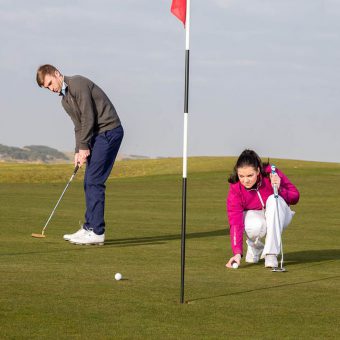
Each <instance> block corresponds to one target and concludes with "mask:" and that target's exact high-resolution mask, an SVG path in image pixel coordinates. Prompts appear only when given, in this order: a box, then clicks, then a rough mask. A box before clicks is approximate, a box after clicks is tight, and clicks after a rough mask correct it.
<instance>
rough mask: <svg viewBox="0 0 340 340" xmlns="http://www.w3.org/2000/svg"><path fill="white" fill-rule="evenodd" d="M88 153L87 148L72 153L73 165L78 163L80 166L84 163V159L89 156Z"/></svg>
mask: <svg viewBox="0 0 340 340" xmlns="http://www.w3.org/2000/svg"><path fill="white" fill-rule="evenodd" d="M90 153H91V152H90V150H89V149H86V150H79V152H78V153H76V154H75V155H74V166H76V165H77V164H78V165H79V167H81V166H82V165H83V164H84V163H86V159H87V157H88V156H90Z"/></svg>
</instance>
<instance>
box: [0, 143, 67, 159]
mask: <svg viewBox="0 0 340 340" xmlns="http://www.w3.org/2000/svg"><path fill="white" fill-rule="evenodd" d="M68 160H69V158H68V157H67V156H66V155H65V154H64V153H62V152H60V151H58V150H56V149H53V148H50V147H48V146H44V145H29V146H24V147H23V148H18V147H13V146H6V145H3V144H0V161H3V162H41V163H52V162H65V161H68Z"/></svg>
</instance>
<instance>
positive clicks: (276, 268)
mask: <svg viewBox="0 0 340 340" xmlns="http://www.w3.org/2000/svg"><path fill="white" fill-rule="evenodd" d="M285 271H286V268H285V267H275V268H273V269H272V272H275V273H284V272H285Z"/></svg>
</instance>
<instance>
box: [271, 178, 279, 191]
mask: <svg viewBox="0 0 340 340" xmlns="http://www.w3.org/2000/svg"><path fill="white" fill-rule="evenodd" d="M270 182H271V183H272V187H274V185H276V186H277V190H279V188H280V184H281V178H280V177H279V176H278V175H277V174H270Z"/></svg>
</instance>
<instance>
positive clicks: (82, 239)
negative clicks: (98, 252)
mask: <svg viewBox="0 0 340 340" xmlns="http://www.w3.org/2000/svg"><path fill="white" fill-rule="evenodd" d="M84 230H85V232H84V233H81V234H80V235H79V234H78V235H77V236H74V237H71V238H70V239H69V241H70V242H71V243H73V244H79V245H98V246H102V245H104V241H105V234H102V235H97V234H95V233H94V232H93V230H92V229H88V230H86V229H84Z"/></svg>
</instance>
